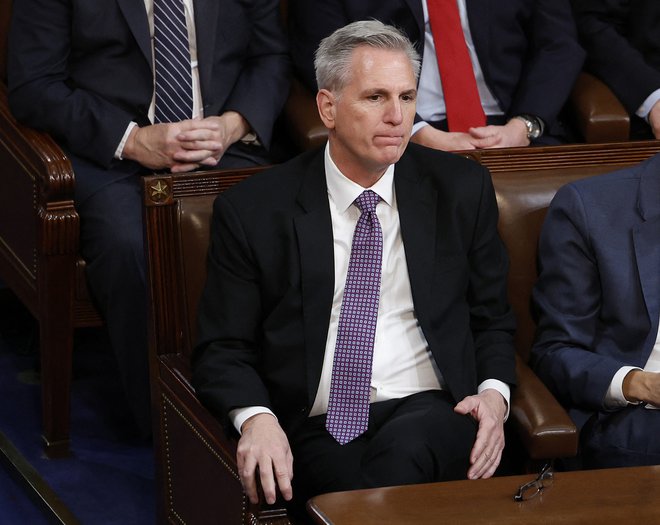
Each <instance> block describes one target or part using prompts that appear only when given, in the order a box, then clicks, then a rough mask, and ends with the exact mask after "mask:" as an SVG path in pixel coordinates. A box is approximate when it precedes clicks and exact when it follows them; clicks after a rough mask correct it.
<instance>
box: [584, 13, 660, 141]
mask: <svg viewBox="0 0 660 525" xmlns="http://www.w3.org/2000/svg"><path fill="white" fill-rule="evenodd" d="M573 9H574V12H575V20H576V23H577V28H578V34H579V37H580V42H581V44H582V45H583V46H584V48H585V50H586V51H587V61H586V64H585V67H586V69H587V70H588V71H590V72H591V73H593V74H594V75H596V76H597V77H598V78H600V79H601V80H602V81H603V82H605V84H607V85H608V86H609V87H610V89H611V90H612V91H613V93H614V94H615V95H616V96H617V98H618V99H619V100H620V101H621V103H622V104H623V106H624V107H625V108H626V110H627V111H628V113H629V114H630V117H631V118H630V121H631V122H630V138H631V139H637V140H639V139H653V138H656V139H660V30H659V29H658V28H659V27H660V2H658V1H657V0H636V1H635V2H631V1H630V0H573Z"/></svg>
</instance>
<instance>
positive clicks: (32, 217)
mask: <svg viewBox="0 0 660 525" xmlns="http://www.w3.org/2000/svg"><path fill="white" fill-rule="evenodd" d="M10 13H11V0H0V35H1V36H0V38H1V40H0V80H1V82H0V166H2V177H3V190H2V193H1V196H0V199H1V200H0V279H1V280H2V281H3V282H4V283H5V284H6V285H7V286H8V287H9V288H10V289H11V290H12V291H13V292H14V293H15V294H16V296H17V297H18V298H19V299H20V300H21V302H23V303H24V304H25V306H26V307H27V308H28V309H29V310H30V312H31V313H32V314H33V315H34V317H35V318H36V319H37V320H38V321H39V341H40V355H41V385H42V420H43V439H44V442H45V447H46V452H47V454H49V455H50V456H58V455H64V454H66V453H67V451H68V445H69V403H70V385H71V356H72V349H73V332H74V329H75V328H77V327H83V326H98V325H100V324H101V319H100V317H99V315H98V314H97V312H96V310H95V308H94V305H93V304H92V303H91V301H90V300H89V295H88V293H87V287H86V284H85V279H84V261H82V259H81V258H80V256H79V252H78V237H79V227H78V214H77V213H76V210H75V209H74V207H73V188H74V175H73V171H72V169H71V164H70V162H69V160H68V159H67V158H66V156H65V155H64V153H63V152H62V150H61V149H60V148H59V147H58V146H57V144H55V142H54V141H53V140H52V139H51V138H50V137H49V136H48V135H46V134H44V133H40V132H37V131H35V130H33V129H29V128H26V127H25V126H22V125H20V124H18V123H17V122H16V121H15V119H14V118H13V116H12V115H11V113H10V112H9V108H8V104H7V83H6V78H7V74H6V73H7V69H6V65H7V62H6V56H7V27H8V26H9V19H10Z"/></svg>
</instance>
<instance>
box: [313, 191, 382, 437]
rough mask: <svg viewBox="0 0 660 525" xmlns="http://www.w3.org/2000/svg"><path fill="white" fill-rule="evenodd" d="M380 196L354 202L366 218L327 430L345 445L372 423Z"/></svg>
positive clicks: (352, 267)
mask: <svg viewBox="0 0 660 525" xmlns="http://www.w3.org/2000/svg"><path fill="white" fill-rule="evenodd" d="M378 201H380V197H379V196H378V195H377V194H376V193H374V192H373V191H371V190H366V191H364V192H362V194H360V196H359V197H358V198H357V199H355V205H356V206H357V207H358V208H359V209H360V211H361V212H362V214H361V215H360V218H359V219H358V221H357V224H356V225H355V233H354V234H353V245H352V247H351V257H350V260H349V261H348V272H347V274H346V286H345V287H344V299H343V301H342V304H341V312H340V314H339V327H338V329H337V343H336V346H335V357H334V362H333V364H332V379H331V382H330V399H329V402H328V416H327V419H326V423H325V426H326V428H327V429H328V432H330V434H332V436H333V437H334V438H335V439H336V440H337V442H338V443H339V444H341V445H344V444H346V443H348V442H349V441H352V440H353V439H355V438H356V437H358V436H359V435H360V434H362V433H363V432H364V431H365V430H367V424H368V422H369V391H370V387H371V361H372V357H373V350H374V337H375V335H376V321H377V319H378V300H379V299H380V273H381V270H380V269H381V261H382V258H383V232H382V230H381V228H380V223H379V222H378V217H377V216H376V205H377V204H378Z"/></svg>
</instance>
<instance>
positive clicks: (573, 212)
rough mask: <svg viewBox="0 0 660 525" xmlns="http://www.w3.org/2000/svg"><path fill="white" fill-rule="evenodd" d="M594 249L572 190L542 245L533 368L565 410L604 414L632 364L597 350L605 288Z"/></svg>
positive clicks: (559, 199) (555, 207)
mask: <svg viewBox="0 0 660 525" xmlns="http://www.w3.org/2000/svg"><path fill="white" fill-rule="evenodd" d="M591 243H592V239H591V237H590V231H589V221H588V211H587V210H586V209H585V207H584V204H583V202H582V199H581V197H580V194H579V193H578V191H577V190H576V189H575V188H574V187H573V186H572V185H568V186H566V187H564V188H562V189H561V190H560V191H559V192H558V193H557V195H556V197H555V199H554V200H553V202H552V204H551V206H550V209H549V211H548V215H547V217H546V220H545V223H544V226H543V229H542V232H541V238H540V241H539V264H540V275H539V279H538V281H537V284H536V286H535V288H534V291H533V301H534V305H535V307H536V309H537V311H538V328H537V338H536V341H535V344H534V347H533V348H532V362H533V364H534V368H535V369H536V371H537V373H538V374H539V376H540V377H541V379H542V380H543V381H544V382H545V383H546V384H547V385H548V386H549V387H550V388H551V390H553V391H554V392H555V393H556V394H557V395H558V396H559V398H560V399H561V400H562V401H563V402H564V403H565V404H567V405H573V406H580V407H582V408H587V409H593V410H598V409H601V408H602V402H603V399H604V396H605V393H606V392H607V388H608V387H609V385H610V382H611V381H612V377H613V376H614V374H615V373H616V371H617V370H618V369H619V368H620V367H621V366H623V365H624V364H628V363H623V362H621V361H620V360H618V359H615V358H613V357H608V356H606V355H603V354H599V353H597V348H595V345H596V344H597V343H596V342H597V341H598V333H599V324H600V323H601V322H602V321H601V320H600V312H601V303H602V294H601V289H602V288H601V286H602V284H601V282H600V279H601V277H600V274H599V268H598V262H597V260H596V257H595V255H594V251H593V249H592V246H591Z"/></svg>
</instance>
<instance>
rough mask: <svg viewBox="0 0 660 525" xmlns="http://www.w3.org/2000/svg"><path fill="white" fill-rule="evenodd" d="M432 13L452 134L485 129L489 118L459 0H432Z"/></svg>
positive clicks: (436, 49) (430, 17)
mask: <svg viewBox="0 0 660 525" xmlns="http://www.w3.org/2000/svg"><path fill="white" fill-rule="evenodd" d="M428 11H429V20H430V22H431V32H432V33H433V41H434V43H435V54H436V57H437V59H438V68H439V69H440V78H441V79H442V91H443V94H444V97H445V106H446V108H447V124H448V126H449V131H467V130H468V128H471V127H476V126H484V125H485V124H486V115H485V114H484V110H483V108H482V107H481V99H480V98H479V91H478V89H477V81H476V80H475V78H474V71H473V70H472V61H471V60H470V54H469V53H468V48H467V45H466V44H465V36H464V35H463V28H462V27H461V18H460V16H459V14H458V6H457V4H456V0H428Z"/></svg>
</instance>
